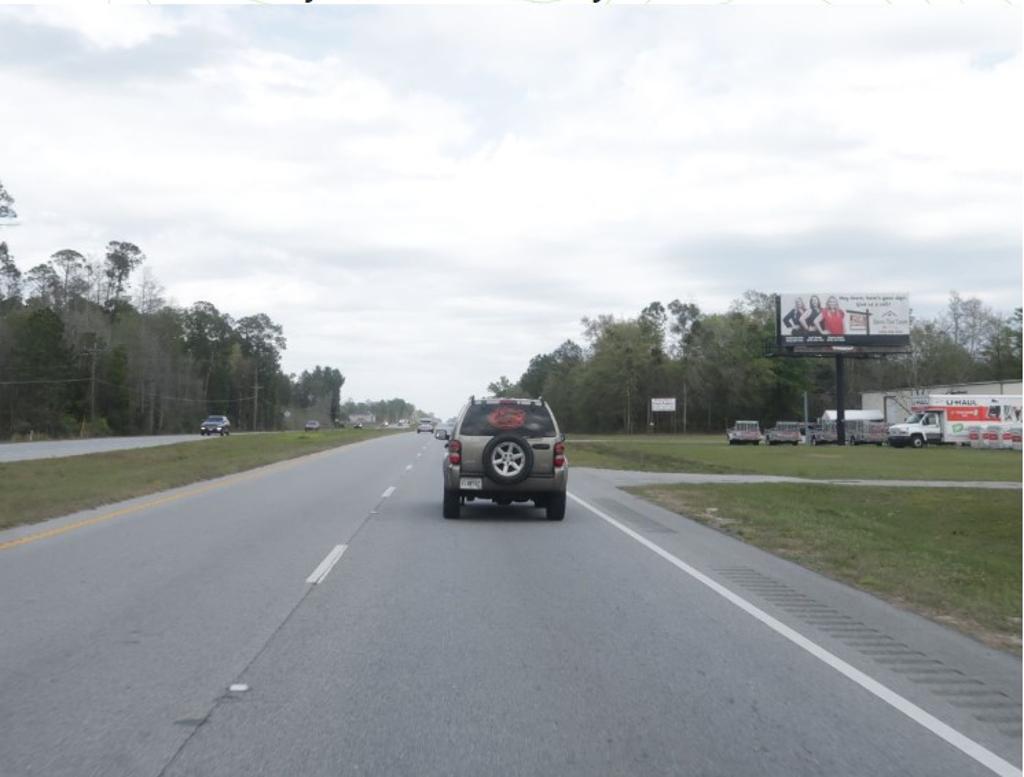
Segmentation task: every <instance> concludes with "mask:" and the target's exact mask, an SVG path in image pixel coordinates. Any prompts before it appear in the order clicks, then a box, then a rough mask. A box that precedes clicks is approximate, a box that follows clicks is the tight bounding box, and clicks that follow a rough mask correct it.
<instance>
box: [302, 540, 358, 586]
mask: <svg viewBox="0 0 1024 777" xmlns="http://www.w3.org/2000/svg"><path fill="white" fill-rule="evenodd" d="M347 547H348V545H335V546H334V549H333V550H331V552H330V553H328V554H327V556H326V557H325V558H324V560H323V561H321V562H320V566H318V567H317V568H316V569H314V570H313V574H311V575H310V576H309V577H307V578H306V582H307V583H310V584H312V585H319V584H320V583H322V582H323V581H324V578H326V577H327V573H328V572H330V571H331V570H332V569H334V565H335V564H337V563H338V559H340V558H341V554H342V553H344V552H345V549H346V548H347Z"/></svg>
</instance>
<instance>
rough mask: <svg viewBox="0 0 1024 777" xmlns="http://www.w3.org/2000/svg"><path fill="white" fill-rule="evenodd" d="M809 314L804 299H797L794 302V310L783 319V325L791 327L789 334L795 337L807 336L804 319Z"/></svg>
mask: <svg viewBox="0 0 1024 777" xmlns="http://www.w3.org/2000/svg"><path fill="white" fill-rule="evenodd" d="M806 312H807V306H806V305H805V304H804V298H803V297H797V298H796V299H795V300H793V309H792V310H791V311H789V312H788V313H787V314H786V315H785V317H784V318H783V319H782V324H783V325H784V326H788V327H789V333H790V334H793V335H805V334H807V331H806V330H805V329H804V322H803V317H804V313H806Z"/></svg>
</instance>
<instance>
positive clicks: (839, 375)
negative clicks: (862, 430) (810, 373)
mask: <svg viewBox="0 0 1024 777" xmlns="http://www.w3.org/2000/svg"><path fill="white" fill-rule="evenodd" d="M845 405H846V370H845V364H844V363H843V357H842V356H836V445H846V407H845Z"/></svg>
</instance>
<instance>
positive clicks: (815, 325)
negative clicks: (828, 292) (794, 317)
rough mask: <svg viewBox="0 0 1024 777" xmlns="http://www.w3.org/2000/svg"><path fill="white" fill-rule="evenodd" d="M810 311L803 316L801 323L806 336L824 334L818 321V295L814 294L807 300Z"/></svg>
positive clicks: (819, 307) (819, 306) (819, 313)
mask: <svg viewBox="0 0 1024 777" xmlns="http://www.w3.org/2000/svg"><path fill="white" fill-rule="evenodd" d="M808 302H809V303H810V306H811V309H810V310H808V311H807V312H806V313H804V314H803V316H802V317H801V319H800V320H801V321H802V322H803V327H804V330H805V332H806V333H807V334H817V333H819V332H820V333H821V334H825V330H824V329H822V328H821V322H820V321H819V320H818V319H820V318H821V300H820V299H818V295H817V294H814V295H812V296H811V298H810V299H809V300H808Z"/></svg>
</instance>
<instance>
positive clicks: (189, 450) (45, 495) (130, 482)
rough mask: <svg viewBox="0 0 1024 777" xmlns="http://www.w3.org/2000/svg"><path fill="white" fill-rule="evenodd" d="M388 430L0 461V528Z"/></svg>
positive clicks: (248, 437) (278, 435) (239, 438)
mask: <svg viewBox="0 0 1024 777" xmlns="http://www.w3.org/2000/svg"><path fill="white" fill-rule="evenodd" d="M389 433H390V432H385V431H378V430H372V429H337V430H324V431H320V432H316V433H304V432H271V433H267V434H241V435H231V436H229V437H216V438H213V439H211V440H195V441H194V442H184V443H176V444H174V445H161V446H158V447H155V448H134V449H130V450H123V451H115V452H112V453H92V454H88V455H84V456H68V457H65V458H59V459H36V460H32V461H15V462H10V463H5V464H0V529H5V528H9V527H11V526H17V525H20V524H25V523H36V522H38V521H42V520H45V519H47V518H53V517H56V516H59V515H67V514H69V513H73V512H76V511H78V510H87V509H89V508H93V507H100V506H101V505H105V504H111V503H113V502H120V501H122V500H125V499H131V498H133V497H137V496H144V495H146V494H153V493H156V492H157V491H164V490H166V489H168V488H175V487H177V486H184V485H187V484H188V483H195V482H196V481H200V480H209V479H210V478H216V477H221V476H222V475H231V474H233V473H235V472H241V471H243V470H247V469H253V468H254V467H259V466H262V465H264V464H272V463H274V462H275V461H283V460H285V459H293V458H295V457H297V456H304V455H306V454H308V453H316V452H318V451H323V450H327V449H329V448H336V447H339V446H341V445H348V444H350V443H354V442H360V441H361V440H367V439H370V438H371V437H379V436H381V435H384V434H389Z"/></svg>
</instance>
